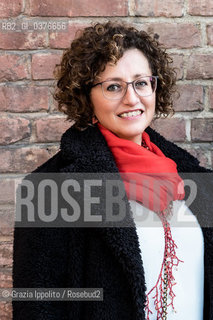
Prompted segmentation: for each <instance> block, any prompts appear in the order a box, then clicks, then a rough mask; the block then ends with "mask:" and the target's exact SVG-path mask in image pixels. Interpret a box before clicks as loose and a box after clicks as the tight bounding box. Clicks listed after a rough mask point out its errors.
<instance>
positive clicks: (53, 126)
mask: <svg viewBox="0 0 213 320" xmlns="http://www.w3.org/2000/svg"><path fill="white" fill-rule="evenodd" d="M70 126H71V123H70V122H68V121H66V122H65V120H64V118H45V119H38V120H36V121H35V128H36V137H37V141H38V142H49V141H60V139H61V136H62V134H63V133H64V132H65V131H66V130H67V129H68V128H70Z"/></svg>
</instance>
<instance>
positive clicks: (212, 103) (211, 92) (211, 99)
mask: <svg viewBox="0 0 213 320" xmlns="http://www.w3.org/2000/svg"><path fill="white" fill-rule="evenodd" d="M209 107H210V108H211V109H213V87H211V88H209Z"/></svg>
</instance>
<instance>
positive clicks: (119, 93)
mask: <svg viewBox="0 0 213 320" xmlns="http://www.w3.org/2000/svg"><path fill="white" fill-rule="evenodd" d="M125 86H126V83H125V82H122V81H111V80H109V81H105V82H103V83H102V90H103V94H104V96H105V97H106V98H107V99H110V100H116V99H120V98H122V97H123V95H124V92H125Z"/></svg>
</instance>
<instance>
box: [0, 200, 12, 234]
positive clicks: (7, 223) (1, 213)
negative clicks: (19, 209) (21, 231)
mask: <svg viewBox="0 0 213 320" xmlns="http://www.w3.org/2000/svg"><path fill="white" fill-rule="evenodd" d="M14 214H15V206H13V207H9V208H3V209H2V208H0V236H13V229H14V224H15V216H14Z"/></svg>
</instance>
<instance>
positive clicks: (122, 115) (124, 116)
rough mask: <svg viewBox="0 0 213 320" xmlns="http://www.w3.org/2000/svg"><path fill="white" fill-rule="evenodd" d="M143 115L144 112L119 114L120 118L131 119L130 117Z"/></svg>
mask: <svg viewBox="0 0 213 320" xmlns="http://www.w3.org/2000/svg"><path fill="white" fill-rule="evenodd" d="M142 113H143V111H142V110H137V111H130V112H124V113H121V114H119V115H118V116H119V117H120V118H129V117H136V116H140V115H141V114H142Z"/></svg>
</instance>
